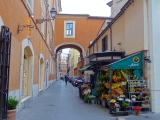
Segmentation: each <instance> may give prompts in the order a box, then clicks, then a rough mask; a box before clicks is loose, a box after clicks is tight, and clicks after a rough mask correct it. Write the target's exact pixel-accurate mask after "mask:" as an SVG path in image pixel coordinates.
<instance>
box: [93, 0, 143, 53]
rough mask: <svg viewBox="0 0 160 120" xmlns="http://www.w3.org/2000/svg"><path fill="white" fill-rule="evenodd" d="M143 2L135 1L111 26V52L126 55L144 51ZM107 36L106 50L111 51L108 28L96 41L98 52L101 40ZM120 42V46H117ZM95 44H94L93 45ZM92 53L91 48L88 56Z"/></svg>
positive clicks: (100, 48)
mask: <svg viewBox="0 0 160 120" xmlns="http://www.w3.org/2000/svg"><path fill="white" fill-rule="evenodd" d="M143 9H144V8H143V1H139V0H135V1H134V3H132V5H130V6H129V7H128V8H127V9H126V10H125V12H124V13H123V14H122V15H121V16H120V17H119V18H118V19H117V20H116V21H115V22H114V23H113V24H112V26H111V29H112V50H114V48H115V50H116V51H125V54H126V55H130V54H133V53H135V52H138V51H142V50H144V38H145V36H144V32H145V29H144V24H145V23H144V20H145V18H144V16H145V15H144V11H143ZM106 35H108V50H111V47H110V45H111V37H110V28H109V29H108V30H107V31H106V32H105V33H104V34H103V35H101V37H100V38H99V39H98V40H97V44H98V52H101V51H102V38H104V37H105V36H106ZM118 42H121V45H117V43H118ZM94 44H96V43H94ZM92 53H94V51H93V46H91V47H90V54H92Z"/></svg>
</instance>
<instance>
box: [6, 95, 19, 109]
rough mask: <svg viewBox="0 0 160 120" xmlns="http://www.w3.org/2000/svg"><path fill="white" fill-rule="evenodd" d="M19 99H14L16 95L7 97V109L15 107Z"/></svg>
mask: <svg viewBox="0 0 160 120" xmlns="http://www.w3.org/2000/svg"><path fill="white" fill-rule="evenodd" d="M18 103H19V101H18V100H16V97H14V98H13V97H9V98H8V110H14V109H16V107H17V105H18Z"/></svg>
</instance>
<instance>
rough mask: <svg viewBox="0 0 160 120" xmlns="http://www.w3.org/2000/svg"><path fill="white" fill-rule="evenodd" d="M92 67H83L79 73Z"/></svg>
mask: <svg viewBox="0 0 160 120" xmlns="http://www.w3.org/2000/svg"><path fill="white" fill-rule="evenodd" d="M91 66H92V65H87V66H84V67H83V68H81V69H79V72H83V71H85V70H87V69H88V68H90V67H91Z"/></svg>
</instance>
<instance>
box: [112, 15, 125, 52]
mask: <svg viewBox="0 0 160 120" xmlns="http://www.w3.org/2000/svg"><path fill="white" fill-rule="evenodd" d="M119 42H120V43H121V45H117V43H119ZM114 49H115V50H116V51H125V15H124V14H123V15H122V16H121V17H120V18H119V19H118V20H117V21H116V22H115V23H114V24H113V25H112V50H114Z"/></svg>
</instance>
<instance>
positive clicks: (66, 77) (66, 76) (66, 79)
mask: <svg viewBox="0 0 160 120" xmlns="http://www.w3.org/2000/svg"><path fill="white" fill-rule="evenodd" d="M67 81H68V74H66V75H65V82H66V85H67Z"/></svg>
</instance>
